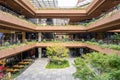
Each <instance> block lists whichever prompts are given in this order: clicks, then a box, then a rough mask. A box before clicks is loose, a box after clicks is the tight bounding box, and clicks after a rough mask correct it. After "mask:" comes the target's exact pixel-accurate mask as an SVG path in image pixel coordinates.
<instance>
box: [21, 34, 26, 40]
mask: <svg viewBox="0 0 120 80" xmlns="http://www.w3.org/2000/svg"><path fill="white" fill-rule="evenodd" d="M25 40H26V33H25V32H22V42H25Z"/></svg>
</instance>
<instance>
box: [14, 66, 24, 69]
mask: <svg viewBox="0 0 120 80" xmlns="http://www.w3.org/2000/svg"><path fill="white" fill-rule="evenodd" d="M13 68H16V69H21V68H24V66H23V65H14V66H13Z"/></svg>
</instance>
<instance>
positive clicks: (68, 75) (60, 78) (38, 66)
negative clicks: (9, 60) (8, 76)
mask: <svg viewBox="0 0 120 80" xmlns="http://www.w3.org/2000/svg"><path fill="white" fill-rule="evenodd" d="M68 60H69V63H70V67H68V68H64V69H46V68H45V66H46V64H47V63H48V59H47V58H42V59H38V60H36V61H35V62H34V63H33V64H32V65H31V66H30V67H29V68H28V69H26V70H25V71H24V72H23V73H22V74H21V75H20V76H18V77H17V78H16V79H15V80H79V79H74V77H73V76H72V74H73V73H74V72H75V71H76V68H75V67H74V66H73V61H74V58H69V59H68Z"/></svg>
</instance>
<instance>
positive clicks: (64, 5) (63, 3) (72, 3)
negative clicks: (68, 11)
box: [58, 0, 78, 8]
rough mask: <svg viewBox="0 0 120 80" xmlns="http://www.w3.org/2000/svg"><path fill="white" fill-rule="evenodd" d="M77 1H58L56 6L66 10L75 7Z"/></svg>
mask: <svg viewBox="0 0 120 80" xmlns="http://www.w3.org/2000/svg"><path fill="white" fill-rule="evenodd" d="M77 1H78V0H58V6H59V7H61V8H68V7H74V6H76V4H77Z"/></svg>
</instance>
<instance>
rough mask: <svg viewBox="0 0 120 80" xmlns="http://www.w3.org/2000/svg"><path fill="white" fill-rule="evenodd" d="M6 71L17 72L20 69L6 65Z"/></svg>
mask: <svg viewBox="0 0 120 80" xmlns="http://www.w3.org/2000/svg"><path fill="white" fill-rule="evenodd" d="M4 71H5V72H11V73H16V72H19V69H14V68H8V67H6V68H5V69H4Z"/></svg>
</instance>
